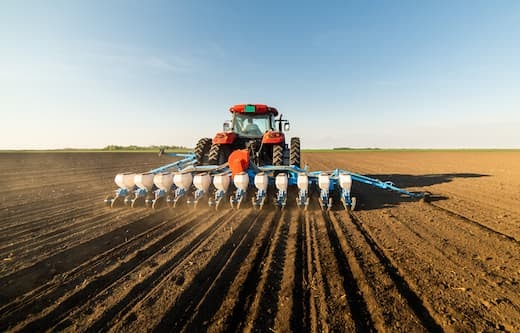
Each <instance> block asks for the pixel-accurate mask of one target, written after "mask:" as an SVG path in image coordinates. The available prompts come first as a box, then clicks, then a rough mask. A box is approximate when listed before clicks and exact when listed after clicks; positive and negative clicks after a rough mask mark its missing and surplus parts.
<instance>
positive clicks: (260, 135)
mask: <svg viewBox="0 0 520 333" xmlns="http://www.w3.org/2000/svg"><path fill="white" fill-rule="evenodd" d="M229 111H230V112H231V114H232V118H231V121H226V122H225V123H224V129H223V132H219V133H217V134H216V135H215V137H214V138H213V140H211V139H210V138H202V139H200V140H199V141H198V142H197V145H196V147H195V155H196V157H197V161H198V163H199V164H202V165H220V164H224V163H226V162H227V161H228V158H229V155H230V154H231V153H232V152H233V151H235V150H237V149H247V150H248V151H249V157H250V159H251V160H253V161H254V162H255V163H256V164H257V165H259V166H262V165H277V166H279V165H295V166H297V167H300V139H299V138H291V141H290V147H289V145H288V144H287V142H286V140H285V134H284V133H283V131H288V130H289V122H288V121H287V120H285V119H282V115H280V117H279V118H276V116H277V115H278V110H276V109H275V108H274V107H271V106H267V105H264V104H239V105H234V106H232V107H231V108H229ZM282 130H283V131H282Z"/></svg>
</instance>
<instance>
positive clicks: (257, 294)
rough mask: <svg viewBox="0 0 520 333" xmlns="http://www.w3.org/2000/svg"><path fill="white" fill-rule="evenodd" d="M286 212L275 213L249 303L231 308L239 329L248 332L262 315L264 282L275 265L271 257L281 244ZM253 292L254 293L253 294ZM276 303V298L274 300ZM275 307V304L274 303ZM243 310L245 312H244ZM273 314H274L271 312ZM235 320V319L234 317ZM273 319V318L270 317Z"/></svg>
mask: <svg viewBox="0 0 520 333" xmlns="http://www.w3.org/2000/svg"><path fill="white" fill-rule="evenodd" d="M286 214H287V210H285V209H284V210H280V211H279V215H277V223H276V228H275V229H274V230H273V235H272V238H271V240H270V242H269V246H268V247H266V248H265V251H266V252H265V258H263V260H262V262H261V263H260V267H258V268H259V270H258V271H257V272H255V275H256V274H257V275H256V276H257V278H256V279H255V280H256V281H255V284H254V285H253V286H252V290H251V291H250V292H251V295H250V296H249V300H248V301H249V304H248V306H247V308H241V309H237V308H235V309H234V310H233V314H234V315H235V314H236V315H237V318H236V320H238V321H240V326H242V327H241V328H240V330H241V331H244V332H250V331H251V330H253V329H254V328H255V325H257V320H258V317H259V316H260V315H263V313H262V312H260V309H262V310H264V311H265V308H262V306H263V304H262V303H261V301H262V300H265V297H266V287H265V285H266V282H267V281H268V280H269V279H272V275H271V273H272V272H273V269H275V266H274V264H273V257H274V256H275V253H276V250H277V248H278V249H279V248H280V246H282V244H283V241H282V242H281V239H280V237H281V236H280V234H281V230H282V228H284V224H286V219H285V215H286ZM253 293H254V294H253ZM276 303H277V300H276ZM276 307H277V304H276ZM244 310H245V312H244ZM273 315H274V314H273ZM234 320H235V319H234ZM271 320H272V321H274V318H272V319H271ZM267 326H268V328H266V329H265V331H267V330H269V329H272V325H267Z"/></svg>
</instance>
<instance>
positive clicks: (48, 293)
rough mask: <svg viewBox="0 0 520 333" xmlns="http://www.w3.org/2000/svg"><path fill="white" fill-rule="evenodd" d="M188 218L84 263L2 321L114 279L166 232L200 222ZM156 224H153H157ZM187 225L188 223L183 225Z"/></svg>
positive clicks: (12, 307)
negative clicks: (93, 281)
mask: <svg viewBox="0 0 520 333" xmlns="http://www.w3.org/2000/svg"><path fill="white" fill-rule="evenodd" d="M188 214H189V213H187V212H184V214H182V215H180V216H178V217H177V221H172V220H164V221H163V222H160V223H159V224H157V225H152V227H151V228H150V229H146V230H144V231H142V232H140V233H137V234H136V235H134V236H132V237H130V238H128V239H127V241H125V242H123V243H120V244H118V245H115V246H113V247H111V248H110V249H109V250H107V251H106V252H104V253H102V254H100V255H97V256H94V257H93V258H92V259H91V260H88V261H85V262H83V263H81V264H80V265H79V266H78V267H76V268H74V269H72V270H71V271H68V272H66V273H63V274H62V275H61V276H59V277H58V278H54V279H52V280H50V281H49V282H48V283H45V284H44V285H42V286H41V287H38V288H36V289H34V290H31V291H30V292H29V293H27V294H25V295H22V296H21V297H18V298H16V299H15V300H14V301H13V302H11V303H8V304H6V306H4V307H2V308H0V312H1V313H2V315H1V317H0V318H1V319H2V322H3V323H5V324H7V325H13V324H14V323H17V322H21V321H22V320H23V319H24V318H26V317H30V316H32V315H35V314H37V313H42V312H43V311H44V309H47V310H49V309H50V308H51V307H52V304H53V303H54V302H55V300H58V299H60V298H62V297H63V296H64V295H65V294H67V293H70V291H71V290H74V289H75V288H76V287H77V286H79V285H82V283H84V281H86V280H89V279H90V280H91V279H97V278H102V277H103V276H104V275H105V274H112V275H114V271H113V270H115V269H120V268H118V267H117V265H119V264H118V263H117V262H118V261H122V260H124V259H125V260H129V259H131V260H133V259H132V258H131V257H132V256H133V255H134V252H135V256H139V253H140V252H139V251H138V250H142V249H144V248H147V247H148V246H153V245H154V244H155V242H154V240H156V239H160V238H161V236H163V235H164V233H165V232H166V234H168V232H170V230H171V229H172V227H174V228H173V229H174V230H175V229H180V228H185V227H190V226H189V225H194V224H195V223H196V219H194V220H192V221H189V220H187V219H186V218H185V217H186V216H187V215H188ZM199 215H201V214H199ZM154 221H155V220H154ZM154 221H150V222H152V223H154ZM184 221H187V222H186V224H184V225H183V222H184ZM172 224H173V225H172ZM150 243H151V244H150ZM114 266H116V267H114ZM92 272H94V274H92ZM69 296H70V295H69ZM2 329H5V327H3V326H2V325H0V330H2Z"/></svg>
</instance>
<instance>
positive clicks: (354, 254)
mask: <svg viewBox="0 0 520 333" xmlns="http://www.w3.org/2000/svg"><path fill="white" fill-rule="evenodd" d="M330 217H331V220H332V222H333V226H334V228H335V229H336V231H337V232H338V233H339V234H342V235H343V238H344V239H345V241H346V242H345V245H346V246H348V249H347V251H348V253H349V254H351V255H350V256H349V258H352V259H353V260H354V259H355V261H356V263H355V264H353V265H352V266H356V270H357V271H358V272H359V274H360V275H361V276H360V278H361V279H362V280H363V281H365V282H364V283H363V288H362V289H363V291H364V293H365V294H368V295H370V297H369V298H370V301H369V302H368V305H369V310H370V313H371V314H372V316H373V317H374V318H375V319H376V320H375V322H376V327H377V330H378V331H387V330H392V329H395V328H398V329H399V330H403V331H406V332H420V331H428V332H435V331H440V330H441V329H440V326H439V325H438V324H436V323H435V322H432V320H433V317H432V316H431V315H429V314H426V315H424V311H425V308H424V306H422V304H419V306H417V305H416V304H417V299H418V298H419V297H418V296H417V295H416V294H413V293H412V292H411V290H410V287H409V286H407V285H403V282H402V277H400V276H398V277H396V276H395V275H396V273H397V270H396V268H395V267H393V266H391V267H390V266H389V259H388V258H387V257H386V256H385V255H384V253H382V252H381V251H379V250H378V251H377V252H376V251H374V248H373V245H371V243H370V242H372V241H373V240H372V239H369V240H367V238H366V237H367V234H366V233H365V232H364V231H363V230H361V229H360V228H359V227H360V226H359V224H358V223H355V222H354V221H353V218H352V217H351V215H350V214H349V215H347V219H346V220H345V219H344V217H343V214H339V213H338V212H333V213H331V214H330ZM377 248H378V249H379V247H377ZM382 257H383V258H384V259H383V260H382V259H381V258H382ZM351 262H352V261H351ZM397 274H398V273H397ZM402 290H404V294H403V292H401V291H402ZM396 309H398V311H396Z"/></svg>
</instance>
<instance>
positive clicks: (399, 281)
mask: <svg viewBox="0 0 520 333" xmlns="http://www.w3.org/2000/svg"><path fill="white" fill-rule="evenodd" d="M349 217H350V220H351V221H352V223H353V224H354V225H355V227H356V229H357V231H358V232H360V233H361V235H362V236H363V238H364V240H365V242H366V244H368V245H369V246H370V249H371V250H372V252H373V253H374V254H375V255H376V256H377V258H378V260H379V262H380V263H381V264H382V265H383V267H384V269H385V271H386V272H387V273H388V274H389V276H390V278H391V279H392V281H393V282H394V284H395V286H396V287H397V289H398V291H399V293H400V294H401V295H402V296H403V297H404V298H405V299H406V301H407V303H408V305H409V306H410V307H411V309H412V311H413V312H414V314H415V316H416V317H417V318H418V319H419V320H420V322H421V324H422V325H423V326H424V327H425V328H426V329H427V330H428V331H429V332H442V331H443V329H442V328H441V326H440V324H439V323H438V322H437V321H436V320H435V318H434V317H433V315H432V314H433V313H435V311H434V310H433V308H432V307H431V306H430V305H429V304H427V303H426V301H425V300H422V299H421V298H420V296H419V295H418V294H417V293H416V292H415V291H414V290H413V288H412V287H411V286H410V285H409V284H408V282H407V281H406V279H405V278H404V277H403V275H402V274H400V272H399V268H398V267H397V266H395V265H394V264H393V263H392V260H391V259H390V258H389V257H388V256H387V255H386V254H385V251H384V250H383V248H381V247H380V246H379V245H378V244H377V242H376V241H375V240H374V239H373V238H372V236H371V235H370V233H369V232H367V230H366V229H365V228H364V227H363V224H362V222H361V220H360V219H359V218H358V217H357V216H356V215H355V214H354V213H352V212H351V213H350V214H349Z"/></svg>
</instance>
